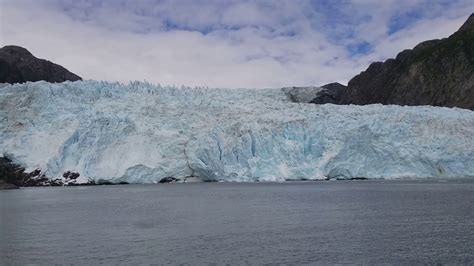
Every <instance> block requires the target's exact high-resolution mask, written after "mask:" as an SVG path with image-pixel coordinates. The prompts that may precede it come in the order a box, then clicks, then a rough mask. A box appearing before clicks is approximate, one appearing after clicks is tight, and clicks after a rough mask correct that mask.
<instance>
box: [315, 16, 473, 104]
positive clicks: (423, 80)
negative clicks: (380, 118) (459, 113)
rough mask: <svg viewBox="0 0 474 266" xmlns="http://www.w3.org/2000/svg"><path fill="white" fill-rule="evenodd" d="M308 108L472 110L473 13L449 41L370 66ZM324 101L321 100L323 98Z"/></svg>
mask: <svg viewBox="0 0 474 266" xmlns="http://www.w3.org/2000/svg"><path fill="white" fill-rule="evenodd" d="M329 91H330V92H329V93H330V96H331V97H329V98H328V97H327V95H326V94H327V93H328V92H326V94H324V95H320V96H318V97H316V98H315V99H314V100H313V101H312V102H313V103H338V104H359V105H365V104H373V103H382V104H397V105H433V106H448V107H461V108H467V109H471V110H474V14H472V15H471V16H470V17H469V19H468V20H467V21H466V22H465V24H464V25H463V26H462V27H461V28H460V29H459V30H458V31H457V32H456V33H454V34H453V35H451V36H450V37H449V38H445V39H442V40H431V41H426V42H422V43H420V44H418V45H417V46H416V47H415V48H414V49H412V50H405V51H402V52H401V53H399V54H398V55H397V57H396V58H395V59H388V60H386V61H385V62H375V63H372V64H371V65H370V66H369V68H368V69H367V70H365V71H363V72H362V73H360V74H359V75H357V76H355V77H354V78H353V79H351V80H350V81H349V83H348V86H347V88H345V89H344V88H343V87H340V86H338V87H335V88H334V89H332V90H331V89H330V90H329ZM324 97H325V98H324Z"/></svg>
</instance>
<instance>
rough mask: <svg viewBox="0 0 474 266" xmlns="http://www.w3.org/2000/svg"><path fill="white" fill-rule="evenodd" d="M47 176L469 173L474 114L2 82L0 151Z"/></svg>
mask: <svg viewBox="0 0 474 266" xmlns="http://www.w3.org/2000/svg"><path fill="white" fill-rule="evenodd" d="M1 154H3V155H4V156H8V157H9V158H12V159H13V160H14V161H15V162H16V163H18V164H20V165H22V166H24V167H26V168H27V171H33V170H35V169H41V171H42V172H43V173H44V174H45V175H46V176H48V177H61V176H62V174H63V173H64V172H66V171H72V172H78V173H80V174H81V177H80V178H82V181H85V180H86V179H87V178H90V179H94V180H99V179H104V180H111V181H114V182H119V181H127V182H133V183H151V182H156V181H159V180H160V179H161V178H163V177H168V176H171V177H176V178H185V177H189V176H198V177H201V178H202V179H205V180H217V181H221V180H222V181H282V180H301V179H310V180H312V179H325V178H357V177H364V178H460V177H474V112H473V111H470V110H464V109H456V108H452V109H451V108H441V107H401V106H382V105H369V106H337V105H331V104H327V105H315V104H304V103H293V102H291V101H289V99H288V97H287V96H286V94H285V92H283V91H282V90H281V89H268V90H252V89H240V90H229V89H208V88H187V87H180V88H177V87H164V86H156V85H152V84H148V83H140V82H134V83H130V84H129V85H122V84H119V83H107V82H98V81H76V82H65V83H61V84H51V83H47V82H35V83H31V82H28V83H25V84H14V85H7V86H5V87H2V88H0V155H1Z"/></svg>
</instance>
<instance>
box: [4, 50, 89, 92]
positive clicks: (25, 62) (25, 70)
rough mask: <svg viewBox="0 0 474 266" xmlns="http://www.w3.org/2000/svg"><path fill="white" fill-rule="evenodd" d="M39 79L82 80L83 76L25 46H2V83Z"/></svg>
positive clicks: (55, 80)
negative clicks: (35, 54) (45, 58)
mask: <svg viewBox="0 0 474 266" xmlns="http://www.w3.org/2000/svg"><path fill="white" fill-rule="evenodd" d="M39 80H45V81H48V82H63V81H66V80H70V81H75V80H81V77H79V76H77V75H76V74H73V73H71V72H69V71H68V70H67V69H65V68H64V67H62V66H60V65H57V64H54V63H52V62H50V61H47V60H44V59H39V58H36V57H35V56H33V55H32V54H31V53H30V52H29V51H28V50H26V49H25V48H23V47H19V46H13V45H8V46H4V47H3V48H0V83H23V82H26V81H39Z"/></svg>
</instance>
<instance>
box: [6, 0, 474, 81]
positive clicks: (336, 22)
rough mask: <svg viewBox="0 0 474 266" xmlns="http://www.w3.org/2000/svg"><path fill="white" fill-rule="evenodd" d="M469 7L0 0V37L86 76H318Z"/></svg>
mask: <svg viewBox="0 0 474 266" xmlns="http://www.w3.org/2000/svg"><path fill="white" fill-rule="evenodd" d="M473 11H474V1H473V0H340V1H339V0H267V1H264V0H262V1H250V0H248V1H247V0H240V1H234V0H228V1H227V0H213V1H211V0H182V1H181V0H0V45H1V46H4V45H9V44H14V45H20V46H23V47H25V48H27V49H28V50H30V51H31V52H32V53H33V54H34V55H35V56H37V57H40V58H46V59H48V60H51V61H53V62H56V63H58V64H60V65H63V66H64V67H66V68H68V69H69V70H70V71H72V72H74V73H76V74H78V75H80V76H82V77H83V78H84V79H98V80H118V81H122V82H127V81H129V80H147V81H150V82H153V83H161V84H170V85H172V84H174V85H191V86H209V87H232V88H238V87H256V88H262V87H282V86H295V85H299V86H302V85H323V84H325V83H328V82H333V81H339V82H341V83H347V81H348V80H349V79H350V78H351V77H352V76H354V75H355V74H358V73H359V72H360V71H362V70H363V69H365V68H366V67H367V66H368V64H369V63H370V62H372V61H379V60H385V59H387V58H390V57H394V56H395V55H396V54H397V53H398V52H399V51H401V50H403V49H407V48H413V46H414V45H416V44H417V43H419V42H420V41H423V40H428V39H435V38H443V37H447V36H449V35H450V34H451V33H453V32H454V31H456V30H457V29H458V28H459V27H460V26H461V25H462V23H463V22H464V21H465V20H466V19H467V17H468V16H469V14H470V13H471V12H473Z"/></svg>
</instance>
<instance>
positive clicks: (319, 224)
mask: <svg viewBox="0 0 474 266" xmlns="http://www.w3.org/2000/svg"><path fill="white" fill-rule="evenodd" d="M473 202H474V182H472V181H449V182H438V181H423V182H421V181H352V182H346V181H334V182H331V181H330V182H297V183H296V182H295V183H283V184H278V183H243V184H238V183H198V184H159V185H124V186H94V187H64V188H25V189H20V190H14V191H0V211H1V213H0V215H1V220H0V233H1V234H0V252H1V256H0V264H2V265H3V264H25V263H38V264H51V263H60V264H62V263H67V264H99V263H105V264H120V263H122V264H136V263H172V264H176V263H189V264H207V263H218V264H221V263H231V264H243V263H251V264H261V263H287V264H304V263H397V264H398V263H421V262H423V263H473V262H474V206H473Z"/></svg>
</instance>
